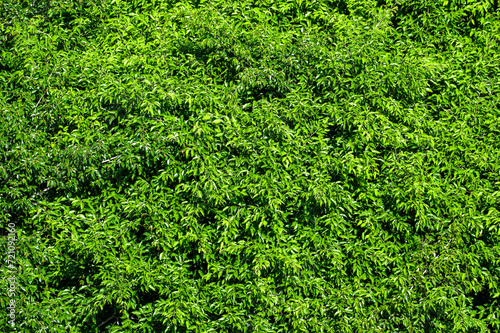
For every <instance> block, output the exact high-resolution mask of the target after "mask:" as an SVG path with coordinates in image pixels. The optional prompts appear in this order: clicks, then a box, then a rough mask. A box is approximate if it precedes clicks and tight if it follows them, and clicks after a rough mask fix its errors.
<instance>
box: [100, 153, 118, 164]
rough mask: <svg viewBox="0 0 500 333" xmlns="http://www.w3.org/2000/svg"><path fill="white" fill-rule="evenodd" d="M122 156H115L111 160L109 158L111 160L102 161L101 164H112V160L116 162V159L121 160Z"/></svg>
mask: <svg viewBox="0 0 500 333" xmlns="http://www.w3.org/2000/svg"><path fill="white" fill-rule="evenodd" d="M121 156H122V155H116V156H113V157H111V158H109V159H107V160H104V161H102V162H101V163H102V164H104V163H108V162H111V161H112V160H115V159H117V158H120V157H121Z"/></svg>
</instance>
